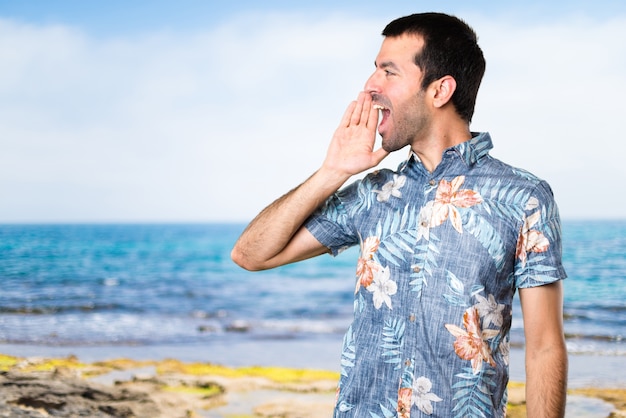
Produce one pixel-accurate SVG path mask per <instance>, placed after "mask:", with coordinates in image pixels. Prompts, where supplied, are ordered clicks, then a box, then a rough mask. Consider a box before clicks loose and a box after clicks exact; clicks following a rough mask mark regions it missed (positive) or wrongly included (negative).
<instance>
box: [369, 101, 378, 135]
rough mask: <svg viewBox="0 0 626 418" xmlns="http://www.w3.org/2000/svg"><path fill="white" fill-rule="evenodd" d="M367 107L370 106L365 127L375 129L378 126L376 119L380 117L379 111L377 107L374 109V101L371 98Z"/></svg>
mask: <svg viewBox="0 0 626 418" xmlns="http://www.w3.org/2000/svg"><path fill="white" fill-rule="evenodd" d="M369 108H370V113H369V115H368V118H367V127H368V128H372V129H374V130H376V128H377V127H378V119H379V117H380V111H379V110H378V109H374V103H373V100H372V99H370V104H369Z"/></svg>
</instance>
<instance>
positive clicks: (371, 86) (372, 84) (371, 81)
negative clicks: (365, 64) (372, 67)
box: [364, 71, 380, 94]
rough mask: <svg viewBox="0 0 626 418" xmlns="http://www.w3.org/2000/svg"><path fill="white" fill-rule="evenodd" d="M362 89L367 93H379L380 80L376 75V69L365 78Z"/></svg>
mask: <svg viewBox="0 0 626 418" xmlns="http://www.w3.org/2000/svg"><path fill="white" fill-rule="evenodd" d="M364 91H365V92H367V93H369V94H376V93H380V80H379V77H378V71H374V73H373V74H372V75H371V76H370V78H368V79H367V81H366V82H365V87H364Z"/></svg>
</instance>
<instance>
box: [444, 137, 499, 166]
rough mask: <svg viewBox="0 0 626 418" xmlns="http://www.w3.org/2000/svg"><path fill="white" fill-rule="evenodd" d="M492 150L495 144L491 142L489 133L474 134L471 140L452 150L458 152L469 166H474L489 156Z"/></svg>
mask: <svg viewBox="0 0 626 418" xmlns="http://www.w3.org/2000/svg"><path fill="white" fill-rule="evenodd" d="M492 148H493V142H491V135H489V133H488V132H472V138H471V139H470V140H468V141H465V142H462V143H460V144H458V145H456V146H454V147H452V148H451V149H453V150H454V151H456V152H457V154H459V156H460V157H461V158H462V159H463V161H465V163H466V164H467V165H468V166H472V165H474V164H476V163H477V162H479V161H480V160H481V159H482V158H484V157H486V156H487V155H489V151H490V150H491V149H492Z"/></svg>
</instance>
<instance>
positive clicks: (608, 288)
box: [0, 221, 626, 365]
mask: <svg viewBox="0 0 626 418" xmlns="http://www.w3.org/2000/svg"><path fill="white" fill-rule="evenodd" d="M244 226H245V225H240V224H159V225H148V224H145V225H144V224H137V225H130V224H115V225H114V224H95V225H85V224H78V225H60V224H55V225H0V283H1V287H0V352H5V353H7V352H10V353H15V352H21V351H22V350H26V351H24V352H27V353H32V352H36V351H37V347H40V348H43V347H45V348H46V350H49V349H50V348H54V347H59V348H62V347H72V348H78V349H80V348H81V347H82V348H83V349H88V348H92V349H98V347H100V348H102V347H107V349H111V350H114V349H115V347H132V348H133V349H134V350H140V351H141V352H142V353H144V355H145V353H149V352H150V350H151V348H153V347H176V349H177V350H183V351H184V350H190V351H194V352H197V351H202V352H205V353H206V352H212V353H214V354H217V353H220V350H222V351H223V352H224V354H223V355H224V356H226V358H227V357H228V352H229V350H228V347H234V346H240V347H241V346H246V347H248V348H247V349H249V350H250V351H254V350H255V348H254V347H259V346H260V345H259V344H264V347H272V345H273V344H284V343H286V342H288V343H290V344H292V347H296V348H295V351H296V352H295V353H294V355H298V356H300V357H302V356H305V357H306V356H309V357H310V358H311V359H313V358H314V357H316V356H323V355H324V353H323V350H320V349H317V348H311V349H310V351H312V352H311V353H308V352H307V347H318V348H319V347H329V348H328V352H331V353H332V355H333V356H334V357H333V361H334V359H335V358H336V359H337V361H338V360H339V347H340V342H341V338H342V335H343V332H344V331H345V329H346V327H347V325H348V323H349V321H350V316H351V314H352V295H353V290H354V272H355V262H356V257H357V252H356V249H353V250H349V251H347V252H344V253H342V254H341V255H340V256H339V257H337V258H335V259H333V258H332V257H330V256H322V257H318V258H316V259H313V260H309V261H306V262H302V263H299V264H294V265H290V266H285V267H282V268H279V269H275V270H272V271H266V272H260V273H250V272H246V271H244V270H242V269H240V268H239V267H237V266H235V265H234V264H233V262H232V261H231V260H230V255H229V254H230V250H231V248H232V245H233V243H234V241H235V240H236V238H237V237H238V236H239V234H240V232H241V231H242V230H243V228H244ZM563 235H564V245H563V253H564V264H565V268H566V270H567V273H568V275H569V277H568V278H567V279H566V280H565V282H564V286H565V329H566V333H567V344H568V350H569V351H570V353H572V354H583V355H591V356H595V355H602V356H613V357H614V358H617V359H618V361H619V362H621V364H626V341H625V337H626V221H564V222H563ZM516 309H519V306H517V307H516ZM514 316H515V317H516V319H515V320H514V323H513V330H512V342H513V343H514V344H516V345H517V346H518V347H521V346H522V345H523V323H522V321H521V315H520V313H519V312H516V313H514ZM46 352H49V351H46ZM171 355H172V356H177V355H179V353H177V352H173V353H171ZM335 356H336V357H335ZM227 360H228V359H227ZM228 361H231V362H233V361H232V360H228ZM234 363H236V362H234ZM311 364H313V365H315V364H316V363H315V362H314V361H313V360H311Z"/></svg>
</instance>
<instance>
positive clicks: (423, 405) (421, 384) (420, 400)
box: [412, 376, 442, 415]
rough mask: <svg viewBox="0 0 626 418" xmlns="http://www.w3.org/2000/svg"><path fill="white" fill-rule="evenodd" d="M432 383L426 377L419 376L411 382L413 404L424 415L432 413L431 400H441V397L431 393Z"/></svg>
mask: <svg viewBox="0 0 626 418" xmlns="http://www.w3.org/2000/svg"><path fill="white" fill-rule="evenodd" d="M432 388H433V383H432V382H431V381H430V379H428V378H427V377H424V376H422V377H419V378H417V379H416V380H415V382H413V399H412V401H413V404H414V405H416V406H417V407H418V408H419V410H420V411H422V412H423V413H425V414H426V415H432V414H433V404H432V402H441V401H442V399H441V398H440V397H439V396H437V395H435V394H434V393H432V392H431V391H430V390H431V389H432Z"/></svg>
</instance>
